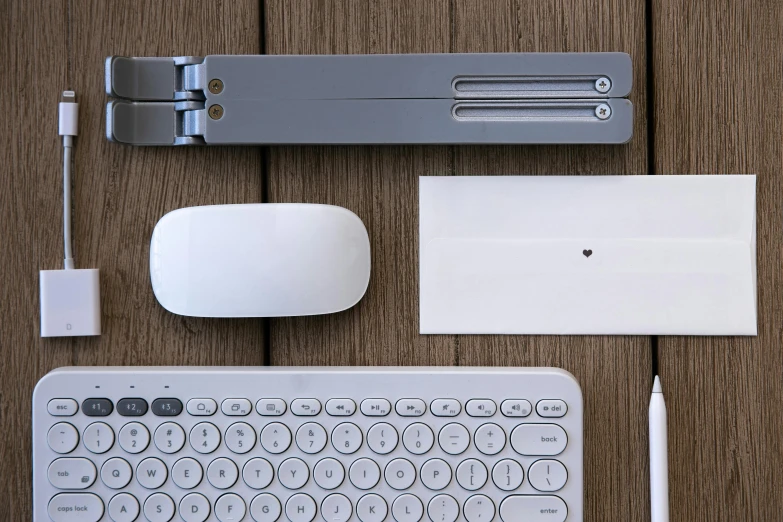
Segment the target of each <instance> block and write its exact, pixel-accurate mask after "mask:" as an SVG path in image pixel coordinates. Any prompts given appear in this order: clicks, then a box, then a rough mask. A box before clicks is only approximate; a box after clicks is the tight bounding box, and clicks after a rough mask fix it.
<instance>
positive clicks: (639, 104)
mask: <svg viewBox="0 0 783 522" xmlns="http://www.w3.org/2000/svg"><path fill="white" fill-rule="evenodd" d="M266 9H267V11H266V38H267V40H266V41H267V51H268V52H269V53H270V54H278V53H279V54H296V53H373V52H378V53H389V52H424V51H428V52H493V51H497V52H505V51H585V50H592V51H609V50H612V51H626V52H629V53H630V54H631V56H632V58H633V60H634V65H635V69H634V71H635V83H636V85H635V87H634V92H633V96H632V99H633V101H634V103H635V105H636V117H637V119H636V128H635V137H634V139H633V141H632V142H631V143H630V144H629V145H625V146H619V147H618V146H607V147H366V148H355V147H346V148H337V147H301V148H278V149H271V150H270V152H269V154H270V156H269V166H268V182H269V200H270V201H305V202H319V203H331V204H336V205H341V206H345V207H347V208H349V209H351V210H353V211H354V212H356V213H357V214H358V215H359V217H361V218H362V220H363V221H364V223H365V225H366V227H367V229H368V231H369V234H370V241H371V245H372V250H373V254H372V256H373V258H372V260H373V273H372V280H371V282H370V288H369V290H368V293H367V295H366V296H365V297H364V299H363V300H362V301H361V302H360V303H359V304H358V305H357V306H356V307H355V308H353V309H351V310H349V311H347V312H344V313H341V314H337V315H334V316H327V317H319V318H293V319H274V320H272V321H271V324H270V350H271V353H270V355H271V361H272V363H273V364H323V365H335V364H401V365H405V364H463V365H552V366H560V367H563V368H566V369H568V370H570V371H571V372H572V373H574V374H575V375H576V376H577V378H578V379H579V380H580V382H581V384H582V387H583V391H584V394H585V398H586V402H585V413H586V417H585V418H586V425H585V444H586V446H585V447H586V454H585V469H586V476H585V479H586V483H587V484H589V485H590V486H589V487H587V488H585V498H586V520H641V519H643V518H644V517H645V516H649V508H648V500H647V499H648V493H647V489H648V486H647V485H648V480H649V479H648V475H647V464H646V455H647V444H646V433H647V431H646V403H647V401H648V400H649V385H650V382H651V362H650V361H651V360H650V340H649V338H647V337H617V338H607V337H541V336H537V337H500V336H459V337H457V336H421V335H419V334H418V328H419V325H418V190H417V187H418V182H417V177H418V176H420V175H444V174H479V175H481V174H503V173H505V174H563V173H571V174H619V173H625V174H645V173H646V170H647V156H646V117H645V89H644V85H645V76H644V71H645V62H644V4H643V3H641V2H634V3H633V4H623V5H615V4H614V3H610V2H605V1H601V0H596V1H593V2H588V3H586V4H582V3H580V2H577V1H575V0H574V1H561V2H557V4H556V5H552V4H550V3H549V2H521V1H520V2H513V1H511V2H479V1H474V2H463V1H456V2H449V3H447V2H369V3H368V2H336V1H335V2H292V3H285V4H284V3H280V2H267V3H266ZM607 447H611V448H612V458H609V459H607V458H606V448H607Z"/></svg>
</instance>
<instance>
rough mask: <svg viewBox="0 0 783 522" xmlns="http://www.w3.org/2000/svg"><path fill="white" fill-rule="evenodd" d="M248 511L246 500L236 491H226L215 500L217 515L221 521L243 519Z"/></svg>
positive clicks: (228, 521) (229, 521)
mask: <svg viewBox="0 0 783 522" xmlns="http://www.w3.org/2000/svg"><path fill="white" fill-rule="evenodd" d="M246 511H247V507H246V506H245V501H244V500H242V497H240V496H239V495H235V494H234V493H226V494H225V495H223V496H221V497H220V498H219V499H217V502H215V516H216V517H217V519H218V520H220V522H232V521H236V520H242V519H243V518H245V512H246Z"/></svg>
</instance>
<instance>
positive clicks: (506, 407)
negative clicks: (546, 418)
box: [500, 399, 533, 417]
mask: <svg viewBox="0 0 783 522" xmlns="http://www.w3.org/2000/svg"><path fill="white" fill-rule="evenodd" d="M531 411H533V407H532V406H531V405H530V401H526V400H525V399H506V400H505V401H503V402H502V403H501V404H500V412H501V413H502V414H503V415H505V416H506V417H527V416H528V415H530V412H531Z"/></svg>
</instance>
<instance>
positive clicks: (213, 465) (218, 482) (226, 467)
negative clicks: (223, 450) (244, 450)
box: [207, 457, 239, 489]
mask: <svg viewBox="0 0 783 522" xmlns="http://www.w3.org/2000/svg"><path fill="white" fill-rule="evenodd" d="M237 478H239V470H238V469H237V465H236V464H234V461H233V460H229V459H227V458H224V457H220V458H218V459H215V460H213V461H212V462H210V464H209V466H208V467H207V480H208V481H209V483H210V484H212V485H213V486H215V487H216V488H218V489H228V488H230V487H231V486H233V485H234V484H236V481H237Z"/></svg>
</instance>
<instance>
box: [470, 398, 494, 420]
mask: <svg viewBox="0 0 783 522" xmlns="http://www.w3.org/2000/svg"><path fill="white" fill-rule="evenodd" d="M496 409H497V406H496V405H495V401H492V400H489V399H473V400H470V401H468V403H467V404H466V405H465V411H466V412H468V415H470V416H471V417H492V416H493V415H494V414H495V410H496Z"/></svg>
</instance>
